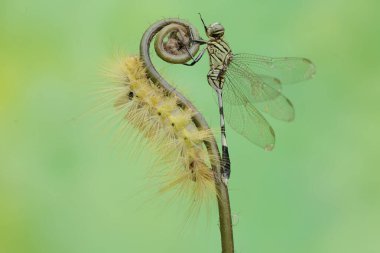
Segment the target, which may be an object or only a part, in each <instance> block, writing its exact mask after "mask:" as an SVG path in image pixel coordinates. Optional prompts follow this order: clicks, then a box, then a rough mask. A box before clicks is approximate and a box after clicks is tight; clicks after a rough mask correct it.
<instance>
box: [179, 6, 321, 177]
mask: <svg viewBox="0 0 380 253" xmlns="http://www.w3.org/2000/svg"><path fill="white" fill-rule="evenodd" d="M199 16H200V19H201V21H202V23H203V27H204V29H205V33H206V35H207V37H208V40H203V39H194V38H192V40H191V42H192V43H198V44H200V45H206V47H205V48H203V50H202V51H201V52H200V53H199V54H198V55H197V56H193V55H191V54H190V52H189V51H188V53H189V54H190V56H191V58H192V62H191V63H184V65H187V66H193V65H194V64H196V63H197V62H198V61H199V60H200V59H201V58H202V56H203V55H204V54H205V52H206V51H207V52H208V56H209V62H210V70H209V72H208V74H207V81H208V83H209V85H210V86H211V87H212V88H213V89H214V90H215V92H216V94H217V97H218V105H219V114H220V128H221V144H222V161H221V165H222V166H221V167H222V177H223V181H224V182H225V183H227V182H228V179H229V178H230V174H231V161H230V156H229V151H228V145H227V137H226V130H225V118H226V120H227V122H228V123H229V125H230V126H231V128H232V129H234V130H235V131H236V132H237V133H239V134H240V135H242V136H244V137H245V138H246V139H248V140H249V141H250V142H251V143H253V144H256V145H257V146H259V147H262V148H264V149H265V150H268V151H270V150H272V149H273V148H274V144H275V133H274V130H273V128H272V127H271V125H270V124H269V123H268V121H267V120H266V119H265V117H264V116H263V114H262V112H263V113H266V114H269V115H271V116H272V117H274V118H276V119H279V120H282V121H292V120H293V119H294V107H293V104H292V103H291V102H290V100H289V99H288V98H287V97H285V96H284V95H283V94H282V85H285V84H292V83H297V82H301V81H304V80H307V79H311V78H312V77H313V76H314V75H315V65H314V64H313V63H312V62H311V61H310V60H309V59H306V58H301V57H278V58H272V57H267V56H260V55H255V54H247V53H243V54H235V53H233V52H232V50H231V48H230V46H229V45H228V43H227V42H226V41H225V40H224V30H225V29H224V27H223V26H222V25H221V24H220V23H218V22H216V23H213V24H211V25H209V26H206V24H205V22H204V20H203V18H202V16H201V14H200V13H199ZM224 102H225V104H226V106H225V108H224V105H223V103H224ZM225 116H226V117H225Z"/></svg>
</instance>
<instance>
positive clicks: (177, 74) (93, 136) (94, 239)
mask: <svg viewBox="0 0 380 253" xmlns="http://www.w3.org/2000/svg"><path fill="white" fill-rule="evenodd" d="M379 10H380V4H379V2H378V1H375V0H373V1H343V0H329V1H327V0H318V1H317V0H312V1H306V0H304V1H301V0H298V1H296V0H292V1H273V0H269V1H268V0H267V1H263V0H257V1H213V0H210V1H200V0H192V1H173V0H172V1H169V0H167V1H152V2H147V1H142V0H139V1H131V0H122V1H121V0H108V1H81V0H79V1H78V0H77V1H47V0H34V1H25V0H24V1H11V0H1V1H0V252H1V253H18V252H20V253H21V252H28V253H29V252H36V253H41V252H52V253H60V252H65V253H66V252H70V253H87V252H88V253H96V252H99V253H100V252H102V253H103V252H115V253H116V252H157V253H159V252H182V253H185V252H220V242H219V234H218V233H219V232H218V224H217V215H216V208H215V207H213V208H212V207H211V208H210V209H209V215H207V214H206V213H207V212H206V211H202V212H201V214H200V215H199V217H198V218H191V219H190V220H188V219H187V218H186V216H187V215H188V214H187V213H186V208H185V206H183V205H182V204H178V203H177V202H176V201H174V203H171V204H167V202H166V200H165V197H162V196H158V195H157V194H155V193H154V189H151V188H149V187H145V186H146V181H147V172H148V170H149V166H150V165H151V163H152V161H153V159H154V158H155V157H156V158H157V157H158V156H159V155H158V154H154V153H151V152H150V151H149V150H145V151H144V152H142V153H141V154H140V156H139V157H137V156H135V155H131V154H130V152H129V150H130V149H133V146H130V145H131V144H125V143H128V142H127V139H128V138H129V137H130V136H128V135H121V134H117V130H116V129H115V128H114V127H110V126H111V125H112V126H115V121H117V118H115V117H114V118H112V116H114V115H113V110H112V108H110V109H109V110H108V111H107V110H106V115H107V116H109V117H104V116H99V114H98V113H97V112H96V113H94V112H93V111H91V110H90V111H89V110H88V106H89V105H91V103H90V102H89V101H91V100H92V99H93V95H92V94H93V93H92V91H93V90H94V89H96V88H98V87H101V86H103V87H104V86H107V85H110V84H109V82H108V83H107V81H105V79H104V78H103V77H102V75H101V69H102V66H103V65H104V63H105V62H106V61H107V59H110V58H112V57H113V56H114V55H117V54H121V53H120V52H123V53H124V52H125V53H128V54H137V53H138V46H139V40H140V38H141V35H142V33H143V32H144V30H145V29H146V28H147V27H148V26H149V25H150V24H152V23H153V22H155V21H157V20H159V19H162V18H167V17H180V18H183V19H187V20H189V21H190V22H191V23H193V24H194V25H196V26H197V27H198V28H199V29H200V31H202V29H201V28H202V27H201V23H200V20H199V18H198V16H197V13H198V12H201V13H202V14H203V16H204V18H205V20H206V22H207V23H211V22H215V21H220V22H221V23H222V24H223V25H224V26H225V28H226V34H225V38H226V40H227V41H228V42H229V43H230V45H231V47H232V49H233V51H234V52H251V53H257V54H262V55H268V56H304V57H307V58H310V59H312V60H313V61H314V63H315V64H316V66H317V75H316V77H315V78H314V79H313V80H311V81H308V82H306V83H302V84H297V85H293V86H287V87H285V90H284V92H285V94H286V95H287V96H288V97H289V98H290V99H291V100H292V101H293V103H294V105H295V108H296V120H295V122H293V123H290V124H288V123H283V122H278V121H276V120H272V119H269V120H270V122H271V124H272V125H273V127H274V129H275V130H276V134H277V144H276V148H275V149H274V151H272V152H264V151H263V150H261V149H260V148H257V147H256V146H253V145H251V144H250V143H249V142H248V141H246V140H245V139H243V138H242V137H240V136H239V135H237V134H236V133H234V132H233V131H231V129H230V128H228V127H227V131H228V137H229V143H230V149H231V159H232V169H233V172H232V179H231V181H230V193H231V202H232V211H233V214H234V220H235V222H234V223H235V226H234V231H235V242H236V252H238V253H241V252H243V253H251V252H260V253H264V252H268V253H269V252H276V253H280V252H281V253H287V252H289V253H290V252H291V253H298V252H300V253H301V252H303V253H304V252H308V253H313V252H315V253H317V252H318V253H319V252H323V253H343V252H344V253H351V252H352V253H358V252H360V253H378V252H380V240H379V239H380V186H379V184H380V172H379V164H380V156H379V151H380V145H379V144H378V143H379V140H380V138H379V136H380V135H379V133H378V129H379V123H380V118H379V111H378V110H379V102H378V101H379V95H380V84H379V78H378V75H379V72H380V61H379V57H380V50H379V45H380V18H379V14H378V12H379ZM203 36H204V35H203ZM157 62H158V61H157ZM158 65H159V69H160V70H161V71H162V72H163V73H164V75H165V76H166V77H167V78H168V79H169V80H170V81H171V82H172V83H174V84H175V85H176V86H177V87H178V88H179V89H181V90H182V91H184V93H185V94H186V95H187V96H188V97H189V98H190V99H191V100H192V101H193V102H194V104H195V105H196V106H197V107H198V108H199V109H200V111H202V112H203V113H204V114H205V116H206V118H207V119H208V121H209V122H210V124H211V125H212V126H213V127H214V128H217V126H218V115H217V106H216V104H215V102H214V101H213V99H212V98H211V97H212V91H211V89H210V87H209V86H208V85H207V82H206V78H205V76H206V73H207V71H208V62H207V59H206V58H205V59H203V60H202V62H201V63H199V64H197V65H196V66H194V67H193V68H188V67H185V66H174V65H173V66H170V65H168V64H164V63H161V62H158ZM95 101H96V100H95ZM104 129H105V130H104ZM103 130H104V131H103ZM115 139H116V141H115ZM134 144H135V146H136V145H137V146H139V143H134ZM213 204H214V203H211V205H213Z"/></svg>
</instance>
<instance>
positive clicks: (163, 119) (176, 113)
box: [114, 57, 217, 205]
mask: <svg viewBox="0 0 380 253" xmlns="http://www.w3.org/2000/svg"><path fill="white" fill-rule="evenodd" d="M117 68H118V70H117V73H118V74H117V75H118V78H117V80H118V86H119V88H118V89H116V90H117V92H118V94H117V97H116V99H115V102H114V107H115V109H116V110H117V111H119V112H121V113H122V115H123V117H124V119H125V120H126V121H127V122H128V124H130V125H132V126H133V127H134V128H136V129H138V131H139V132H140V133H141V134H142V135H143V136H144V138H146V139H147V140H148V142H149V144H151V146H152V147H153V149H154V150H155V151H156V152H157V154H158V155H159V156H160V158H162V160H163V161H164V162H165V163H166V165H167V167H168V170H167V172H166V173H165V175H164V178H165V182H164V184H163V185H162V187H161V189H160V192H166V191H168V190H171V189H175V190H177V193H178V194H184V193H185V194H190V195H188V197H190V198H191V199H192V202H193V203H192V205H194V204H196V203H197V204H200V203H201V202H202V201H204V200H205V198H208V197H209V196H213V197H215V194H216V190H215V179H214V174H213V171H212V170H211V163H212V162H213V160H215V161H216V160H217V159H215V158H213V157H211V158H210V157H209V154H208V152H207V149H206V147H205V145H204V141H207V140H209V139H211V138H212V133H211V131H210V130H199V129H198V128H197V127H196V125H195V124H194V122H193V121H192V117H193V116H194V112H193V111H192V110H191V109H189V108H186V107H184V106H179V103H178V98H177V97H176V96H175V95H173V94H167V92H166V91H165V90H164V89H163V88H160V87H158V86H157V85H156V84H155V83H153V82H152V81H151V80H150V79H148V78H147V75H146V70H145V68H144V64H143V62H142V61H141V60H140V58H139V57H125V58H123V59H122V60H120V61H119V64H118V66H117Z"/></svg>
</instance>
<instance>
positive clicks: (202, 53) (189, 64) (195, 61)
mask: <svg viewBox="0 0 380 253" xmlns="http://www.w3.org/2000/svg"><path fill="white" fill-rule="evenodd" d="M186 50H187V48H186ZM205 52H206V48H204V49H203V50H202V52H200V53H199V54H198V55H197V57H195V59H194V58H193V56H191V58H193V61H192V62H191V63H183V65H185V66H193V65H194V64H195V63H197V62H198V61H199V60H200V59H201V58H202V56H203V55H204V53H205ZM188 53H189V54H190V52H189V51H188Z"/></svg>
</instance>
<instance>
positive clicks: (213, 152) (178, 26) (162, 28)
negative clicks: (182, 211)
mask: <svg viewBox="0 0 380 253" xmlns="http://www.w3.org/2000/svg"><path fill="white" fill-rule="evenodd" d="M173 31H174V32H177V33H178V35H179V36H182V37H184V36H187V37H189V34H190V33H191V34H192V36H193V37H194V38H195V39H198V37H199V36H198V31H197V30H196V29H195V28H194V27H193V26H192V25H191V24H189V23H187V22H186V21H183V20H179V19H165V20H160V21H158V22H156V23H154V24H153V25H151V26H150V27H149V28H148V29H147V30H146V32H145V33H144V35H143V37H142V39H141V43H140V57H141V59H142V60H143V62H144V64H145V67H146V69H147V75H148V77H149V78H150V79H151V80H152V81H154V82H155V83H156V84H158V85H160V86H161V87H162V88H164V89H165V90H166V92H168V93H173V94H175V95H176V96H177V97H178V100H179V101H180V103H181V104H180V106H182V107H187V108H190V109H192V110H193V111H194V112H195V115H194V116H193V121H194V123H195V125H196V126H197V127H198V128H199V129H201V130H207V129H210V128H209V126H208V124H207V122H206V120H205V119H204V117H203V116H202V114H201V113H200V112H199V111H198V110H197V109H196V108H195V106H194V105H193V104H192V103H191V102H190V101H189V100H187V99H186V98H185V97H184V96H183V95H182V94H181V93H179V92H178V91H177V90H176V89H174V88H173V87H172V86H171V85H170V84H169V83H168V82H167V81H166V80H165V79H164V78H163V77H162V76H161V75H160V74H159V73H158V71H157V70H156V68H155V67H154V66H153V63H152V60H151V58H150V53H149V48H150V44H151V42H152V40H153V38H154V37H155V36H156V35H157V38H156V39H158V41H156V43H155V49H156V53H157V54H158V55H159V56H160V57H161V58H162V59H163V60H165V61H167V62H169V63H175V64H180V63H185V62H187V61H189V60H190V59H191V58H190V56H189V53H188V52H187V51H182V52H180V51H177V52H176V53H173V52H167V51H166V50H165V48H164V47H163V46H162V41H163V38H164V36H166V35H167V34H169V33H172V32H173ZM159 32H160V33H159ZM183 39H184V38H182V41H184V40H183ZM188 41H189V39H188ZM188 49H189V51H190V53H191V54H192V55H195V54H196V52H197V51H198V49H199V45H198V44H197V43H195V44H193V45H190V44H189V47H188ZM204 143H205V146H206V147H207V150H208V153H209V157H210V160H214V161H215V159H217V160H218V162H212V170H213V173H214V177H215V187H216V190H217V201H218V209H219V223H220V235H221V244H222V252H223V253H233V252H234V242H233V233H232V221H231V208H230V200H229V194H228V188H227V186H226V185H225V184H224V183H223V182H222V176H221V166H220V162H219V161H220V160H221V159H220V153H219V149H218V145H217V143H216V141H215V138H212V140H208V141H205V142H204Z"/></svg>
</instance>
